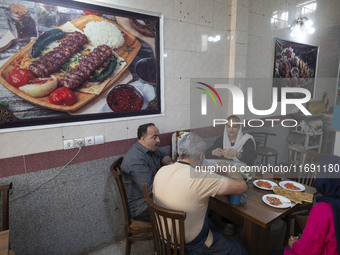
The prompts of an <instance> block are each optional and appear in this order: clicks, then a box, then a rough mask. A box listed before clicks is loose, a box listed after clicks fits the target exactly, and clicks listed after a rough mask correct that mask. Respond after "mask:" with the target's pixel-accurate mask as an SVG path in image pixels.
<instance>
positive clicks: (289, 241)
mask: <svg viewBox="0 0 340 255" xmlns="http://www.w3.org/2000/svg"><path fill="white" fill-rule="evenodd" d="M297 240H299V237H298V236H291V237H290V238H289V240H288V246H289V248H291V249H293V244H294V243H295V242H296V241H297Z"/></svg>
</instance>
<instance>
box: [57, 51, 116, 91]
mask: <svg viewBox="0 0 340 255" xmlns="http://www.w3.org/2000/svg"><path fill="white" fill-rule="evenodd" d="M111 56H112V50H111V48H110V47H109V46H107V45H100V46H98V47H97V48H95V49H94V50H93V51H92V52H91V53H90V54H88V55H86V56H85V58H83V59H81V60H80V61H79V64H78V65H77V66H76V67H75V68H73V69H71V70H70V71H68V72H67V73H66V74H65V76H64V77H63V78H62V79H61V81H60V85H61V86H64V87H66V88H70V89H76V88H77V87H79V86H80V85H81V84H83V83H84V82H85V81H87V79H88V78H89V77H90V75H91V74H92V73H93V72H94V71H95V70H96V69H97V68H98V67H100V66H101V65H102V64H103V63H104V62H105V60H107V59H108V58H109V57H111Z"/></svg>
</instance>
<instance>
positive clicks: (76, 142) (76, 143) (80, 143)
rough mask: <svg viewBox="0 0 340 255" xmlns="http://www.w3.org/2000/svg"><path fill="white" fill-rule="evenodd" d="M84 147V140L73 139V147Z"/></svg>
mask: <svg viewBox="0 0 340 255" xmlns="http://www.w3.org/2000/svg"><path fill="white" fill-rule="evenodd" d="M84 146H85V138H76V139H74V147H75V148H77V147H78V148H79V147H84Z"/></svg>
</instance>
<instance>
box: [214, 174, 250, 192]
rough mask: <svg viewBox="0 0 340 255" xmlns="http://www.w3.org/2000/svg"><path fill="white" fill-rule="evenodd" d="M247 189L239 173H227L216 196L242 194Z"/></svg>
mask: <svg viewBox="0 0 340 255" xmlns="http://www.w3.org/2000/svg"><path fill="white" fill-rule="evenodd" d="M247 189H248V186H247V183H246V182H245V181H244V179H243V178H242V176H241V175H240V174H239V173H236V172H235V173H233V172H230V173H228V175H227V177H225V178H224V181H223V183H222V186H221V188H220V189H219V190H218V192H217V195H230V194H242V193H244V192H246V191H247Z"/></svg>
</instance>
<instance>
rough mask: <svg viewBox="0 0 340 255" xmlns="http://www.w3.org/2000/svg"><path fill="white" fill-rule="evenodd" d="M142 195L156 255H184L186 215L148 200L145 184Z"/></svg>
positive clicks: (148, 194) (148, 195)
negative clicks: (147, 209)
mask: <svg viewBox="0 0 340 255" xmlns="http://www.w3.org/2000/svg"><path fill="white" fill-rule="evenodd" d="M143 194H144V198H145V200H146V203H147V204H148V207H149V212H150V218H151V223H152V230H153V236H154V245H155V251H156V253H157V255H170V254H174V255H184V253H185V239H184V238H185V229H184V220H185V218H186V213H185V212H183V211H177V210H171V209H168V208H164V207H162V206H159V205H157V204H156V203H155V202H153V200H152V199H151V198H150V193H149V192H148V187H147V184H144V189H143Z"/></svg>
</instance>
